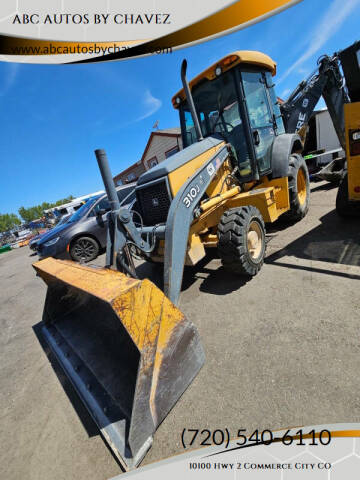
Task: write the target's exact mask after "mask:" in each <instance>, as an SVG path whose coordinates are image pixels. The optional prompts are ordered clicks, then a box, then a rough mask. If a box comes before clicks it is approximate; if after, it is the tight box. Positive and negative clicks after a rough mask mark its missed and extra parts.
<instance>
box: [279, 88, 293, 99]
mask: <svg viewBox="0 0 360 480" xmlns="http://www.w3.org/2000/svg"><path fill="white" fill-rule="evenodd" d="M290 93H291V88H285V90H284V91H283V92H281V95H280V97H281V98H282V99H283V100H286V97H287V96H288V95H289V94H290Z"/></svg>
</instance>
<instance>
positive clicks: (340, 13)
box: [278, 0, 360, 83]
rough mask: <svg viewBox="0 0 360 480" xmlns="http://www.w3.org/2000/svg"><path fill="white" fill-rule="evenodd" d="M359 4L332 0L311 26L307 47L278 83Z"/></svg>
mask: <svg viewBox="0 0 360 480" xmlns="http://www.w3.org/2000/svg"><path fill="white" fill-rule="evenodd" d="M359 5H360V0H347V1H344V0H333V2H332V3H331V5H330V7H329V8H328V10H327V11H326V13H325V14H324V15H323V17H322V18H321V20H320V22H319V23H318V24H317V25H314V26H313V28H312V29H313V32H314V34H313V35H312V36H311V37H310V38H309V41H308V42H307V48H306V49H305V51H304V53H303V54H302V55H301V57H300V58H299V59H298V60H297V61H296V62H295V63H293V65H291V67H290V68H288V69H287V70H286V72H285V73H284V75H283V76H282V77H281V78H280V80H279V82H278V83H281V82H282V81H284V80H285V78H287V77H288V76H289V75H290V73H291V72H293V71H294V70H295V69H299V67H300V66H301V65H302V64H303V63H304V62H306V60H308V59H309V58H310V57H311V56H312V55H314V54H315V53H316V52H318V51H319V50H320V49H321V48H322V47H323V46H324V45H325V43H326V42H327V41H328V40H329V38H331V37H332V36H333V35H334V34H335V33H336V32H337V31H338V30H339V28H340V27H341V25H342V24H343V23H344V21H345V20H346V19H347V18H348V17H349V16H350V15H351V13H352V12H353V10H354V9H355V8H356V7H358V6H359Z"/></svg>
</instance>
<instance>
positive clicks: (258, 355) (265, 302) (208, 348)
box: [0, 183, 360, 480]
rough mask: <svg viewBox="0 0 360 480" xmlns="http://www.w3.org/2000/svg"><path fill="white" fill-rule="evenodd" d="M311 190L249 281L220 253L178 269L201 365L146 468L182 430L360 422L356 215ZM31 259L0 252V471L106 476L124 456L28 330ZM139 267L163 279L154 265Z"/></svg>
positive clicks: (35, 316)
mask: <svg viewBox="0 0 360 480" xmlns="http://www.w3.org/2000/svg"><path fill="white" fill-rule="evenodd" d="M311 189H312V197H311V206H310V212H309V214H308V216H307V217H306V218H305V219H304V220H303V221H301V222H300V223H298V224H296V225H294V226H291V227H287V228H284V227H282V226H281V225H274V226H272V227H271V229H269V231H268V249H267V259H266V263H265V265H264V267H263V269H262V271H261V273H260V274H259V275H258V276H257V277H255V278H254V279H253V280H251V281H249V282H244V281H243V280H241V279H239V278H237V277H234V276H230V275H228V274H226V273H225V272H224V270H223V269H222V268H221V265H220V262H219V260H217V259H215V260H211V261H203V262H201V263H200V265H198V266H197V267H196V268H192V269H188V270H187V271H186V273H185V276H184V282H183V291H182V296H181V303H180V308H181V309H182V311H183V312H184V313H185V315H186V316H187V317H188V318H189V319H191V320H192V321H193V322H194V323H195V324H196V326H197V328H198V330H199V332H200V335H201V338H202V341H203V344H204V348H205V352H206V363H205V366H204V367H203V369H202V370H201V372H200V373H199V375H198V376H197V378H196V379H195V381H194V382H193V383H192V385H191V386H190V387H189V389H188V390H187V391H186V392H185V394H184V395H183V396H182V398H181V399H180V401H179V402H178V403H177V405H176V406H175V407H174V408H173V410H172V411H171V412H170V414H169V415H168V417H167V418H166V419H165V421H164V422H163V423H162V424H161V426H160V428H159V429H158V431H157V433H156V434H155V437H154V443H153V447H152V449H151V450H150V451H149V453H148V455H147V456H146V457H145V460H144V462H143V463H144V464H145V463H149V462H154V461H156V460H159V459H162V458H166V457H168V456H170V455H173V454H175V453H181V452H182V451H183V450H182V446H181V438H180V436H181V432H182V430H183V429H184V428H200V429H203V428H209V429H216V428H225V427H227V428H228V429H229V430H230V431H231V432H233V434H234V435H235V433H236V432H237V430H238V429H240V428H246V429H247V430H248V431H249V432H250V431H252V430H254V429H255V428H258V429H265V428H268V429H280V428H285V427H287V426H294V425H310V424H322V423H335V422H358V421H360V387H359V383H358V380H357V379H358V372H359V370H360V336H359V314H360V288H359V287H360V284H359V283H358V281H359V280H360V266H359V265H360V228H359V221H358V220H349V221H345V220H342V219H340V218H339V217H338V216H337V215H336V212H335V210H334V205H335V197H336V188H333V187H332V186H330V185H329V184H326V183H312V184H311ZM35 259H36V258H35V257H31V256H30V251H29V249H28V247H24V248H21V249H18V250H13V251H11V252H7V253H4V254H2V255H0V287H1V288H0V304H1V309H0V322H1V323H0V325H1V330H0V416H1V423H0V441H1V444H2V449H1V452H0V465H1V467H0V478H3V479H6V480H18V479H20V478H26V479H27V480H35V479H36V480H39V479H46V480H52V479H57V480H58V479H59V480H60V479H66V480H68V479H69V478H74V477H76V478H77V480H83V479H84V480H85V479H86V480H92V479H100V480H102V479H107V478H110V477H113V476H115V475H117V474H118V473H120V472H121V469H120V466H119V465H118V464H117V463H116V461H115V459H114V458H113V456H112V454H111V453H110V451H109V449H108V448H107V446H106V444H105V442H104V441H103V440H102V438H101V436H100V435H99V433H98V430H97V428H96V426H95V425H94V423H93V422H92V420H91V418H90V417H89V415H88V413H87V411H86V410H85V408H84V407H83V405H82V404H81V403H80V401H79V400H78V397H77V396H76V394H75V393H74V391H73V390H72V387H71V386H70V385H69V383H68V382H67V380H66V379H65V378H64V375H63V374H62V373H61V371H60V370H59V369H58V367H57V365H56V363H54V362H52V363H51V362H49V360H48V358H47V355H46V353H45V351H44V348H43V346H42V345H41V342H40V341H39V338H38V336H37V335H36V333H37V330H36V324H38V323H39V322H40V321H41V316H42V309H43V304H44V298H45V293H46V288H45V285H44V284H43V282H42V281H41V280H40V279H39V278H36V277H35V273H34V270H33V269H32V267H31V264H32V262H33V261H34V260H35ZM103 261H104V258H103V257H100V258H99V259H98V260H97V263H98V264H102V263H103ZM139 271H140V274H141V275H143V276H149V275H150V276H151V277H152V278H154V279H156V278H157V277H158V276H159V270H158V268H157V267H154V266H151V265H146V266H144V265H142V266H140V268H139ZM250 433H251V432H250ZM197 446H198V445H194V447H197Z"/></svg>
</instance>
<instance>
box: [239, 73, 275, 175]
mask: <svg viewBox="0 0 360 480" xmlns="http://www.w3.org/2000/svg"><path fill="white" fill-rule="evenodd" d="M241 77H242V83H243V89H244V94H245V102H246V106H247V111H248V118H249V122H250V128H251V132H252V135H253V142H254V148H255V154H256V160H257V164H258V169H259V173H260V175H265V174H266V173H268V172H269V171H270V170H271V147H272V144H273V142H274V137H275V125H274V116H273V112H272V109H271V107H270V103H269V95H268V92H267V86H266V80H265V74H264V73H263V72H250V71H249V72H244V71H243V72H241Z"/></svg>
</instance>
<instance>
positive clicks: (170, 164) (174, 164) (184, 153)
mask: <svg viewBox="0 0 360 480" xmlns="http://www.w3.org/2000/svg"><path fill="white" fill-rule="evenodd" d="M223 142H224V140H223V138H221V137H220V136H212V137H207V138H204V140H201V142H196V143H193V144H192V145H190V146H189V147H187V148H184V150H180V152H178V153H176V154H175V155H172V156H171V157H169V158H167V159H166V160H164V161H163V162H161V163H159V164H158V165H156V166H155V167H153V168H151V169H150V170H148V171H147V172H145V173H143V174H142V175H141V176H140V177H139V179H138V181H137V185H144V184H145V183H149V182H152V181H154V180H157V179H158V178H161V177H164V176H167V175H169V173H171V172H173V171H174V170H177V169H178V168H180V167H182V166H183V165H185V164H186V163H187V162H189V161H191V160H192V159H193V158H195V157H198V156H199V155H201V154H202V153H204V152H206V151H207V150H210V149H211V148H214V147H216V146H218V145H219V144H220V143H223Z"/></svg>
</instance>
